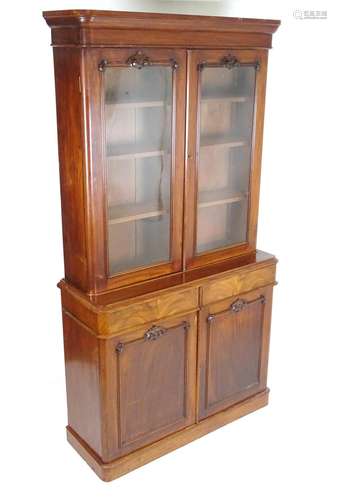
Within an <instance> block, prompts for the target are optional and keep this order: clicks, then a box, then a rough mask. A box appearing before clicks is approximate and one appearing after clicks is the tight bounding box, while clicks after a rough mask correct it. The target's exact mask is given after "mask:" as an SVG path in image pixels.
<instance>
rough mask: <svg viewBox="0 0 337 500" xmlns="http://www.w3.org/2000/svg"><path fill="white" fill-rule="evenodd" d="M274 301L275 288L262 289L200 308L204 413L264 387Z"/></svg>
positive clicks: (202, 403)
mask: <svg viewBox="0 0 337 500" xmlns="http://www.w3.org/2000/svg"><path fill="white" fill-rule="evenodd" d="M270 301H271V289H269V288H267V289H260V290H258V291H254V292H251V293H250V294H247V295H245V296H240V297H237V298H235V299H233V298H232V299H231V301H230V302H229V301H226V302H224V303H222V304H221V303H220V304H217V305H216V306H213V307H212V306H210V307H208V308H205V309H204V310H203V311H202V314H201V324H200V328H201V332H200V334H201V335H200V351H199V388H200V394H199V417H200V418H204V417H206V416H208V415H211V414H213V413H216V412H217V411H220V410H223V409H225V408H226V407H228V406H231V405H232V404H234V403H236V402H238V401H240V400H243V399H245V398H247V397H248V396H250V395H252V394H255V393H257V392H259V391H261V390H263V389H264V388H265V386H266V370H267V355H268V343H269V326H270V325H269V323H270V311H271V309H270V307H271V304H270V303H269V302H270ZM212 308H213V311H212Z"/></svg>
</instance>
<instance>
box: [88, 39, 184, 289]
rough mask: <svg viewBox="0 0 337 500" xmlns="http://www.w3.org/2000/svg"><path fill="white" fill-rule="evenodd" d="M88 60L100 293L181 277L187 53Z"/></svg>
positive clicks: (143, 52)
mask: <svg viewBox="0 0 337 500" xmlns="http://www.w3.org/2000/svg"><path fill="white" fill-rule="evenodd" d="M85 60H86V70H87V71H86V75H87V86H88V89H87V91H88V97H89V101H88V104H89V109H88V112H89V117H88V125H90V127H89V129H88V133H89V134H90V136H91V140H90V144H91V159H92V163H91V165H90V168H91V171H92V174H91V176H90V178H91V179H92V181H93V182H94V184H93V186H92V197H93V201H92V205H93V211H92V215H93V216H94V220H93V232H95V233H96V235H95V236H94V240H93V244H94V245H95V246H96V249H97V253H96V255H95V254H93V259H94V262H93V264H94V266H95V270H94V273H95V276H96V278H100V277H101V279H98V285H97V286H98V288H101V289H102V288H114V287H119V286H122V285H127V284H130V283H134V282H137V281H143V280H146V279H149V278H152V277H155V276H159V275H164V274H169V273H171V272H174V271H179V270H181V269H182V222H183V220H182V219H183V170H184V128H185V78H186V74H185V73H186V71H185V60H186V53H185V52H184V51H181V50H170V49H147V48H144V49H141V48H139V49H97V50H94V51H90V54H88V55H87V56H86V59H85ZM96 281H97V280H96Z"/></svg>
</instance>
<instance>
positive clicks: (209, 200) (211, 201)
mask: <svg viewBox="0 0 337 500" xmlns="http://www.w3.org/2000/svg"><path fill="white" fill-rule="evenodd" d="M247 195H248V193H245V192H242V191H236V192H235V191H229V190H228V189H217V190H214V191H204V192H201V193H200V195H199V202H198V208H206V207H215V206H216V205H225V204H228V203H236V202H240V201H242V200H244V199H246V198H247Z"/></svg>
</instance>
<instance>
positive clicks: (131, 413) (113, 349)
mask: <svg viewBox="0 0 337 500" xmlns="http://www.w3.org/2000/svg"><path fill="white" fill-rule="evenodd" d="M107 344H108V346H107V352H106V363H107V371H108V377H107V380H108V384H107V387H106V391H107V392H106V396H107V401H108V408H107V415H108V416H107V422H106V428H107V429H108V436H109V446H108V448H109V449H108V456H107V459H108V460H111V459H112V458H114V457H116V456H120V455H124V454H126V453H128V452H130V451H132V450H134V449H137V448H140V447H141V446H143V445H145V444H148V443H151V442H153V441H156V440H158V439H160V438H161V437H163V436H166V435H168V434H170V433H172V432H174V431H177V430H179V429H181V428H184V427H187V426H188V425H191V424H192V423H194V422H195V418H196V416H195V380H196V318H195V316H194V315H189V316H186V317H181V318H175V319H171V320H170V321H164V322H158V323H157V324H155V325H152V326H149V327H147V328H144V329H141V330H138V331H135V332H130V333H126V334H124V335H121V336H119V337H116V338H114V339H112V340H111V341H109V342H108V343H107ZM109 358H110V362H109ZM111 361H112V362H111Z"/></svg>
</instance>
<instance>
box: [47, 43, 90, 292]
mask: <svg viewBox="0 0 337 500" xmlns="http://www.w3.org/2000/svg"><path fill="white" fill-rule="evenodd" d="M54 66H55V87H56V107H57V125H58V147H59V162H60V183H61V201H62V227H63V248H64V266H65V276H66V278H67V280H69V281H71V282H72V283H73V284H74V285H75V286H77V287H79V288H81V289H83V290H86V287H87V255H86V243H85V234H86V228H85V200H84V174H83V150H82V99H81V92H80V79H79V78H80V67H81V50H80V49H70V48H54Z"/></svg>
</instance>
